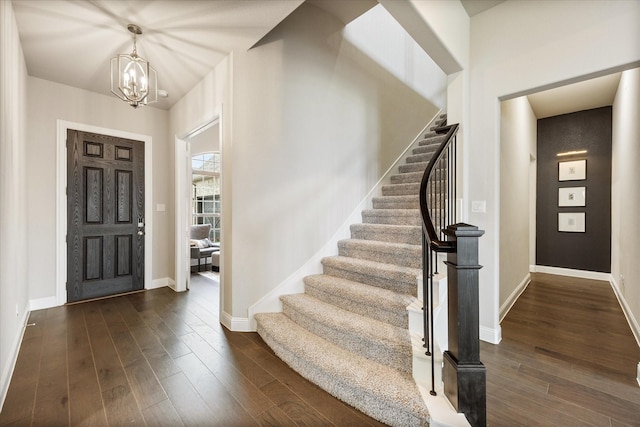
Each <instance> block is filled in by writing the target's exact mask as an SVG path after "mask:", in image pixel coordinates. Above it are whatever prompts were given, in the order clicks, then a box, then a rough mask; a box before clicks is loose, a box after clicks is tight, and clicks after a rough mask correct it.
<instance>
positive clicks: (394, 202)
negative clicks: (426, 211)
mask: <svg viewBox="0 0 640 427" xmlns="http://www.w3.org/2000/svg"><path fill="white" fill-rule="evenodd" d="M372 202H373V209H420V197H419V196H418V195H417V194H410V195H404V196H376V197H374V198H372Z"/></svg>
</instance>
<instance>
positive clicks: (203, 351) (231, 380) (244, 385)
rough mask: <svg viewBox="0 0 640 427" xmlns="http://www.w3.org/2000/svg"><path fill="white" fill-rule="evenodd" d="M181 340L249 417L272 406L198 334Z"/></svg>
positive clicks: (186, 336) (269, 401) (267, 399)
mask: <svg viewBox="0 0 640 427" xmlns="http://www.w3.org/2000/svg"><path fill="white" fill-rule="evenodd" d="M182 339H183V340H184V341H185V344H187V345H188V346H189V347H190V348H191V350H192V351H193V353H194V354H195V355H196V356H197V357H198V359H200V361H202V363H203V364H204V365H205V366H206V367H207V369H209V371H210V372H211V373H212V374H213V375H215V377H216V378H217V379H218V381H220V382H221V383H222V384H223V385H224V386H225V388H226V389H227V390H228V391H229V393H230V394H231V395H232V396H233V397H234V398H235V399H236V400H237V401H238V402H239V403H240V404H241V405H242V407H243V408H244V409H245V410H246V411H247V412H248V413H249V414H250V415H252V416H254V417H255V416H256V415H259V414H261V413H262V412H264V411H265V410H266V409H268V408H269V407H271V406H272V405H273V402H272V401H271V400H270V399H269V398H268V397H267V396H265V395H264V393H262V391H260V389H259V388H258V387H256V385H255V384H253V383H252V382H251V381H249V380H248V379H247V378H245V377H244V376H243V375H242V374H241V373H240V372H238V371H237V370H236V369H235V368H234V367H233V366H231V365H229V364H228V363H227V362H226V361H225V359H224V358H223V357H222V356H221V355H220V354H219V353H217V352H216V351H215V350H214V349H213V348H212V347H211V346H210V345H209V344H208V343H207V342H206V341H204V340H203V339H202V338H201V337H200V336H199V335H198V334H196V333H192V334H188V335H185V336H184V337H182Z"/></svg>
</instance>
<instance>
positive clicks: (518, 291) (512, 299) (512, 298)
mask: <svg viewBox="0 0 640 427" xmlns="http://www.w3.org/2000/svg"><path fill="white" fill-rule="evenodd" d="M529 283H531V273H527V275H526V276H524V279H522V281H521V282H520V284H519V285H518V286H516V288H515V289H514V290H513V292H511V295H509V297H508V298H507V300H506V301H505V302H504V303H503V304H502V306H500V323H502V321H503V320H504V318H505V317H506V315H507V313H509V310H511V307H513V304H515V303H516V301H517V300H518V298H520V295H522V293H523V292H524V291H525V289H527V286H529Z"/></svg>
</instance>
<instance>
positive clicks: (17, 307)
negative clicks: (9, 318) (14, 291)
mask: <svg viewBox="0 0 640 427" xmlns="http://www.w3.org/2000/svg"><path fill="white" fill-rule="evenodd" d="M16 317H20V307H19V306H18V304H16Z"/></svg>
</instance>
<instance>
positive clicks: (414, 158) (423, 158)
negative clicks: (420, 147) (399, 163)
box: [407, 153, 433, 163]
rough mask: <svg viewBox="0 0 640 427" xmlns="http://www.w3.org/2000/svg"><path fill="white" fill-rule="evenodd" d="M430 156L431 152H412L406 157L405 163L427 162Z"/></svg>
mask: <svg viewBox="0 0 640 427" xmlns="http://www.w3.org/2000/svg"><path fill="white" fill-rule="evenodd" d="M432 156H433V154H432V153H426V154H413V155H411V156H408V157H407V163H428V162H429V160H431V157H432Z"/></svg>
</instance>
